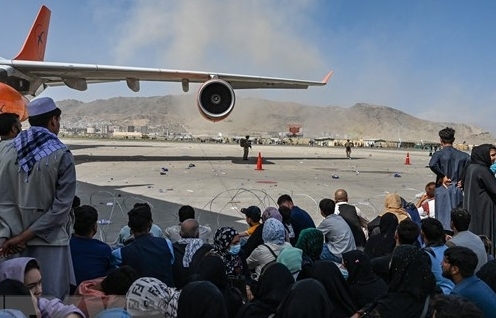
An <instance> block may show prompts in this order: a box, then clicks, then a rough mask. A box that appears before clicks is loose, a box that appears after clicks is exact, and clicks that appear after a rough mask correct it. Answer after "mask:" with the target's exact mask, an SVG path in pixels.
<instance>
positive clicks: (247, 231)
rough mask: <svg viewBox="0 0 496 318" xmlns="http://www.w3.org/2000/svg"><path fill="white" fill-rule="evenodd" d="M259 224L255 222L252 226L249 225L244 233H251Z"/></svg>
mask: <svg viewBox="0 0 496 318" xmlns="http://www.w3.org/2000/svg"><path fill="white" fill-rule="evenodd" d="M259 225H260V223H257V224H255V225H253V226H251V227H250V228H249V229H248V230H246V233H248V235H252V234H253V232H255V229H256V228H257V227H258V226H259Z"/></svg>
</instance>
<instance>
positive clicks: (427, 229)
mask: <svg viewBox="0 0 496 318" xmlns="http://www.w3.org/2000/svg"><path fill="white" fill-rule="evenodd" d="M420 229H421V230H422V233H424V236H425V238H426V239H427V240H428V241H429V245H432V244H435V245H443V244H444V243H446V240H445V234H444V228H443V224H442V223H441V222H440V221H439V220H438V219H435V218H425V219H423V220H422V221H421V226H420Z"/></svg>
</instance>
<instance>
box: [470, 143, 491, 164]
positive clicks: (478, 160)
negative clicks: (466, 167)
mask: <svg viewBox="0 0 496 318" xmlns="http://www.w3.org/2000/svg"><path fill="white" fill-rule="evenodd" d="M491 148H494V146H493V145H491V144H482V145H480V146H475V147H474V148H472V153H471V155H470V160H471V163H475V164H480V165H483V166H487V167H488V168H489V167H490V166H491V164H492V162H491V156H490V155H489V150H490V149H491Z"/></svg>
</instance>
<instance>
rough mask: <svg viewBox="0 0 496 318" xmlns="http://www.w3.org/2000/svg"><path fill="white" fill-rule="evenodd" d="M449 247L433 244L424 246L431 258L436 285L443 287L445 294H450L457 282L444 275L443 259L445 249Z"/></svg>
mask: <svg viewBox="0 0 496 318" xmlns="http://www.w3.org/2000/svg"><path fill="white" fill-rule="evenodd" d="M447 248H448V246H446V245H441V246H431V247H427V248H424V251H425V252H426V253H427V254H428V255H429V257H430V258H431V262H432V264H431V270H432V273H433V274H434V277H435V278H436V286H437V287H439V288H441V290H442V291H443V294H445V295H449V294H450V292H451V290H452V289H453V287H455V284H454V283H453V281H451V280H450V279H448V278H446V277H443V268H442V267H441V262H442V261H443V256H444V251H445V250H446V249H447Z"/></svg>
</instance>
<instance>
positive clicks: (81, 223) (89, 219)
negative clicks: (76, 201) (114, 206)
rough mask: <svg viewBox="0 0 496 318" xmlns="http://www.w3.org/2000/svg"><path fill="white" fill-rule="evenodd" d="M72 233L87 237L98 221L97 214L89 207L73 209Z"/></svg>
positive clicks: (83, 206)
mask: <svg viewBox="0 0 496 318" xmlns="http://www.w3.org/2000/svg"><path fill="white" fill-rule="evenodd" d="M74 216H75V220H74V226H73V227H74V233H76V234H77V235H82V236H85V235H89V234H90V233H91V232H92V231H93V228H94V226H95V223H96V221H98V212H97V211H96V209H95V208H94V207H92V206H89V205H82V206H79V207H77V208H74Z"/></svg>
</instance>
